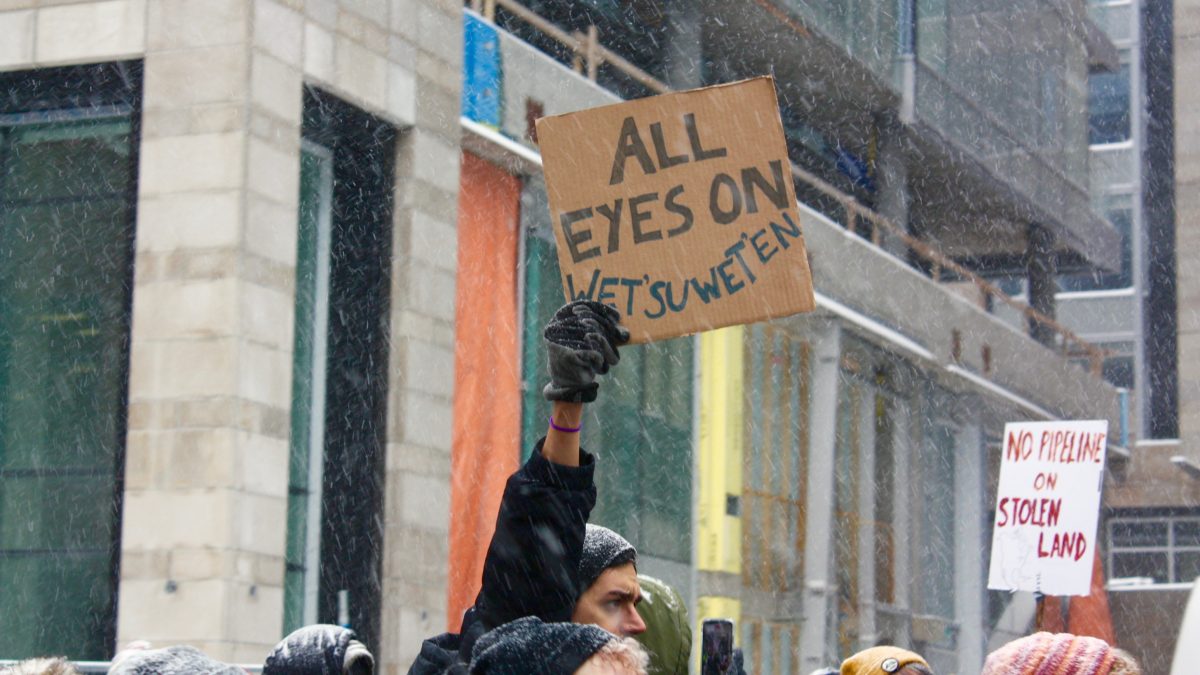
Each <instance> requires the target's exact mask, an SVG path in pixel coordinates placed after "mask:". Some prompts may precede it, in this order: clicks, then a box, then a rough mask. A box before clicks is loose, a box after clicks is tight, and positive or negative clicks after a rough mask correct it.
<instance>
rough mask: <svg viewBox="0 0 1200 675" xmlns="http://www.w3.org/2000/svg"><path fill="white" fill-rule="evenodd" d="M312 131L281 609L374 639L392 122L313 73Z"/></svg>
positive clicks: (301, 243)
mask: <svg viewBox="0 0 1200 675" xmlns="http://www.w3.org/2000/svg"><path fill="white" fill-rule="evenodd" d="M303 138H304V144H303V150H302V152H301V165H300V170H301V181H300V183H301V185H300V192H301V193H300V202H301V204H300V205H301V209H300V223H299V224H298V226H299V232H298V235H299V236H298V238H297V240H298V244H297V246H298V249H297V254H298V257H297V266H296V271H297V284H296V285H297V298H296V308H297V317H296V325H297V327H298V329H297V331H296V337H295V339H296V347H295V358H296V362H295V363H294V367H293V370H294V372H295V373H297V380H296V381H295V382H294V383H293V385H294V386H293V405H292V424H293V438H292V447H291V453H292V461H291V475H290V478H289V490H288V497H289V499H288V545H287V553H288V556H287V573H288V576H287V580H286V591H285V600H284V605H285V611H284V619H285V622H287V625H288V626H289V627H294V626H295V625H297V623H298V622H304V623H308V622H311V621H317V622H321V623H348V624H349V625H350V626H351V627H352V628H354V630H355V631H356V632H357V633H358V634H359V635H360V636H361V638H362V639H363V641H364V642H365V643H366V644H367V645H368V647H370V648H372V649H377V648H378V646H379V611H380V595H381V591H382V582H381V569H382V567H381V565H382V548H381V547H382V543H383V531H382V522H383V519H382V505H383V462H384V433H385V421H386V412H387V358H388V351H387V331H386V326H387V320H386V317H387V316H388V306H389V298H390V293H389V283H390V281H389V279H390V276H389V273H388V270H389V262H390V259H391V231H392V228H391V222H392V192H393V182H394V178H393V156H394V151H395V143H396V132H395V129H394V128H393V127H391V126H389V125H387V124H386V123H384V122H382V121H380V120H378V119H376V118H375V117H372V116H371V115H369V114H367V113H365V112H363V111H361V110H359V109H357V108H355V107H353V106H351V105H349V104H347V103H345V102H343V101H341V100H339V99H337V98H335V97H333V96H330V95H329V94H327V93H325V92H322V91H320V90H318V89H315V88H312V87H308V88H306V89H305V92H304V126H303ZM323 221H327V223H325V226H324V227H323V225H322V223H323ZM323 232H324V233H325V234H326V235H327V236H328V239H327V241H326V240H322V238H321V237H322V233H323ZM322 270H324V271H322ZM322 352H323V362H320V361H321V353H322ZM322 387H323V388H324V395H323V398H322V397H321V391H320V390H321V388H322ZM314 415H320V416H321V419H319V420H316V423H315V424H314V423H313V422H314V420H313V416H314ZM297 431H299V432H300V433H297ZM314 448H316V451H314ZM322 455H323V456H322ZM313 478H319V480H317V481H314V480H312V479H313ZM317 508H319V509H320V514H319V516H318V515H316V514H312V513H311V509H317ZM310 514H311V518H312V519H311V521H310ZM313 539H317V541H313ZM314 565H315V567H316V569H315V571H314V569H313V566H314ZM314 610H315V616H313V614H312V613H313V611H314Z"/></svg>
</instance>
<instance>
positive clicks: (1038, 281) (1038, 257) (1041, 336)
mask: <svg viewBox="0 0 1200 675" xmlns="http://www.w3.org/2000/svg"><path fill="white" fill-rule="evenodd" d="M1025 246H1026V248H1025V274H1026V278H1027V279H1028V281H1029V306H1030V307H1032V308H1034V309H1035V310H1037V311H1039V312H1041V313H1042V314H1044V315H1046V316H1048V317H1050V318H1051V319H1053V318H1054V293H1055V291H1056V290H1057V288H1058V285H1057V282H1056V280H1055V276H1056V275H1057V273H1058V270H1057V265H1056V263H1055V260H1054V233H1053V232H1051V231H1050V229H1049V228H1047V227H1046V226H1045V225H1040V224H1038V223H1030V224H1029V227H1028V228H1027V229H1026V235H1025ZM1054 335H1055V334H1054V330H1053V329H1052V328H1050V327H1049V326H1047V325H1046V324H1044V323H1041V322H1038V321H1034V320H1033V319H1030V320H1029V337H1031V338H1033V339H1034V340H1037V341H1038V342H1040V343H1042V344H1044V345H1046V346H1048V347H1050V346H1053V345H1054Z"/></svg>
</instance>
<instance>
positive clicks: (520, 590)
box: [408, 300, 629, 675]
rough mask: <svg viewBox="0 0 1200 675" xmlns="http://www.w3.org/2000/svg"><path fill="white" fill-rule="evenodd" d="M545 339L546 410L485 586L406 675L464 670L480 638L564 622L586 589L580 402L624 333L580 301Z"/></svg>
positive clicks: (589, 487) (586, 472) (585, 460)
mask: <svg viewBox="0 0 1200 675" xmlns="http://www.w3.org/2000/svg"><path fill="white" fill-rule="evenodd" d="M543 335H544V338H545V342H546V350H547V358H548V361H549V365H550V382H549V383H548V384H547V385H546V387H545V389H544V390H543V392H542V393H543V395H544V396H545V398H546V399H547V400H549V401H551V403H552V406H551V413H550V419H549V423H548V428H547V430H546V436H545V437H544V438H543V439H542V440H540V441H538V443H537V444H536V445H535V446H534V448H533V453H532V455H531V457H530V459H529V461H528V462H526V463H525V465H524V466H522V467H521V468H520V469H518V470H517V472H516V473H514V474H513V475H512V476H511V477H509V479H508V483H507V484H506V485H505V487H504V495H503V497H502V498H501V502H500V511H499V514H498V515H497V517H496V531H495V534H494V535H493V536H492V542H491V545H490V546H489V547H488V551H487V557H486V558H485V559H484V566H483V584H482V587H481V588H480V591H479V595H478V596H477V597H476V599H475V604H474V606H473V607H471V608H470V609H468V610H467V612H466V614H465V615H464V617H463V623H462V631H461V632H460V633H457V634H455V633H444V634H442V635H439V636H437V637H433V638H430V639H428V640H426V641H425V642H424V643H423V644H422V645H421V652H420V654H419V655H418V657H417V660H416V661H415V662H414V663H413V665H412V667H411V668H410V669H409V671H408V672H409V673H410V675H432V674H435V673H437V674H440V673H452V674H458V673H466V672H467V664H469V663H470V660H471V656H472V649H473V647H474V645H475V642H476V641H477V640H478V639H479V637H480V636H481V635H483V634H484V633H485V632H487V631H490V630H493V629H495V628H498V627H500V626H502V625H504V624H506V623H509V622H510V621H514V620H516V619H520V618H522V617H526V616H532V617H537V618H538V619H540V620H542V621H544V622H547V623H556V622H568V621H571V620H572V614H573V612H574V608H575V602H576V600H577V599H578V598H579V596H580V594H581V593H582V591H583V590H584V589H583V587H582V585H581V581H580V570H579V567H580V561H581V558H582V555H583V544H584V537H585V528H586V525H587V521H588V517H589V516H590V515H591V512H592V508H593V507H594V506H595V505H596V487H595V485H594V483H593V480H592V476H593V471H594V469H595V459H594V458H593V457H592V455H591V454H589V453H588V452H586V451H585V450H583V449H582V448H581V447H580V445H579V430H580V425H581V424H582V420H583V405H584V404H585V403H590V402H592V401H595V400H596V395H597V392H598V390H599V383H598V382H597V381H596V378H597V376H598V375H603V374H605V373H607V372H608V370H609V369H610V368H611V367H613V366H615V365H616V364H617V362H618V361H619V360H620V356H619V355H618V353H617V348H618V347H620V346H621V345H623V344H625V343H626V342H628V340H629V332H628V331H627V330H625V329H624V328H622V327H621V325H620V315H619V314H618V313H617V312H616V310H614V309H612V308H611V307H608V306H606V305H603V304H600V303H598V302H592V301H586V300H580V301H575V302H571V303H568V304H566V305H564V306H563V307H561V308H560V309H559V310H558V311H557V312H556V313H555V314H554V317H553V318H552V319H551V320H550V323H549V324H548V325H547V326H546V330H545V332H544V334H543Z"/></svg>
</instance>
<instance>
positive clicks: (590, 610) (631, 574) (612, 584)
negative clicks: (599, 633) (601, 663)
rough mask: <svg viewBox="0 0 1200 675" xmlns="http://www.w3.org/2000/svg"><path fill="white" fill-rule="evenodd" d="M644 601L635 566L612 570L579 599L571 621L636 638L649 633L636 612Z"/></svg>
mask: <svg viewBox="0 0 1200 675" xmlns="http://www.w3.org/2000/svg"><path fill="white" fill-rule="evenodd" d="M641 601H642V588H641V586H639V585H638V580H637V569H635V568H634V566H633V563H631V562H630V563H625V564H624V565H620V566H618V567H610V568H608V569H606V570H604V573H603V574H601V575H600V578H598V579H596V582H595V583H593V584H592V585H591V587H590V588H588V589H587V590H586V591H584V592H583V595H582V596H580V597H579V601H578V602H576V603H575V613H574V614H573V615H572V616H571V621H573V622H575V623H582V624H594V625H596V626H599V627H601V628H603V629H604V630H606V631H608V632H610V633H612V634H613V635H617V636H620V637H633V636H634V635H638V634H640V633H645V632H646V623H645V622H644V621H642V617H641V615H640V614H638V611H637V606H638V603H640V602H641ZM576 672H583V671H582V670H580V671H576Z"/></svg>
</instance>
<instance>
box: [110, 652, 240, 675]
mask: <svg viewBox="0 0 1200 675" xmlns="http://www.w3.org/2000/svg"><path fill="white" fill-rule="evenodd" d="M118 657H119V658H118V660H116V661H114V662H113V664H112V667H111V668H110V669H109V671H108V672H109V675H246V671H244V670H242V669H241V668H238V667H236V666H231V665H229V664H227V663H221V662H220V661H215V660H213V659H211V658H209V657H208V656H207V655H206V654H204V653H203V652H201V651H200V650H199V649H196V648H195V647H189V646H186V645H180V646H177V647H166V648H164V649H143V650H130V651H126V652H122V653H121V654H119V655H118Z"/></svg>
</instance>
